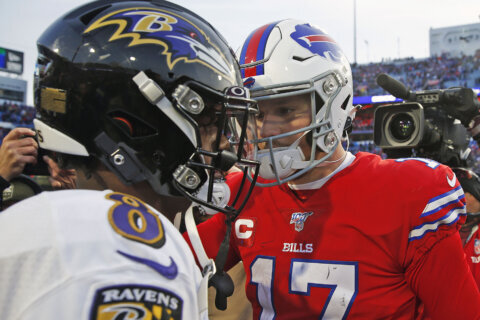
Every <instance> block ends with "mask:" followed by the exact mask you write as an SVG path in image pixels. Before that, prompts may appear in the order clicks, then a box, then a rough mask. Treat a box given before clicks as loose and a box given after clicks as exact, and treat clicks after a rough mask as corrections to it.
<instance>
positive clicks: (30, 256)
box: [0, 0, 256, 320]
mask: <svg viewBox="0 0 480 320" xmlns="http://www.w3.org/2000/svg"><path fill="white" fill-rule="evenodd" d="M37 46H38V60H37V66H36V71H35V79H34V80H35V85H34V89H35V91H34V93H35V107H36V111H37V113H36V119H35V120H34V125H35V130H36V133H37V139H38V144H39V147H40V148H42V149H44V150H47V151H49V152H50V155H51V156H52V158H53V159H54V160H55V162H56V163H58V164H59V165H60V167H62V168H73V169H76V170H77V171H78V172H77V173H78V180H77V181H76V182H77V187H78V189H74V190H63V191H53V192H43V193H41V194H39V195H37V196H34V197H31V198H29V199H26V200H24V201H21V202H19V203H17V204H16V205H14V206H12V207H10V208H9V209H8V210H5V211H4V212H2V213H1V214H0V247H1V248H2V249H1V250H0V287H1V290H0V310H1V316H0V317H1V318H2V319H7V320H10V319H12V320H13V319H24V320H27V319H37V320H38V319H75V320H77V319H104V320H105V319H112V320H113V319H189V320H190V319H200V318H201V319H206V318H207V314H208V313H207V299H206V292H207V282H208V280H209V278H210V276H211V275H212V274H213V272H215V270H214V269H215V268H214V265H212V266H211V269H209V270H202V271H203V274H202V273H201V272H200V270H199V269H198V267H197V266H196V265H195V261H194V257H193V255H192V252H191V251H190V249H189V248H188V246H187V244H186V242H185V241H184V239H183V238H182V236H181V234H180V233H179V232H178V230H176V229H175V227H174V226H173V224H172V223H171V222H170V221H169V219H173V217H174V215H175V214H176V211H177V210H179V209H181V208H183V209H184V208H185V207H187V206H188V205H189V204H190V202H191V201H192V200H193V201H198V202H200V203H203V204H204V205H205V206H210V207H213V208H217V209H218V210H223V211H226V212H228V213H231V212H236V211H237V210H239V208H240V207H241V204H240V205H239V206H237V207H235V206H230V207H228V208H225V207H218V206H217V207H216V205H215V203H214V202H213V201H211V194H212V190H211V189H212V186H213V182H212V181H213V179H214V178H216V177H217V176H218V175H219V176H221V175H223V174H225V172H226V171H227V170H228V169H229V168H230V167H232V166H233V165H237V166H239V167H241V168H245V167H246V166H249V165H255V163H254V162H251V161H248V160H245V159H242V158H241V155H242V154H244V152H243V142H244V141H245V130H244V129H243V128H246V122H247V121H248V119H249V118H250V117H249V113H250V112H256V109H255V108H256V107H255V104H254V103H253V102H252V101H251V100H250V99H249V98H248V91H247V90H244V89H243V87H242V79H241V75H240V70H239V67H238V63H237V62H236V60H235V57H234V55H233V53H232V51H231V49H230V48H229V47H228V45H227V44H226V42H225V40H224V39H223V37H222V36H221V35H220V34H219V33H218V32H217V31H216V30H215V29H214V28H213V27H212V26H211V25H210V24H209V23H208V22H206V21H205V20H204V19H203V18H201V17H200V16H198V15H196V14H195V13H193V12H191V11H189V10H187V9H185V8H183V7H181V6H178V5H176V4H173V3H170V2H167V1H163V0H155V1H147V0H140V1H135V2H133V1H122V0H118V1H117V0H114V1H106V0H101V1H95V2H91V3H88V4H85V5H83V6H80V7H78V8H76V9H74V10H72V11H70V12H68V13H66V14H65V15H64V16H62V17H60V18H59V19H58V20H57V21H55V22H54V23H53V24H52V25H51V26H50V27H49V28H48V29H46V30H45V31H44V33H43V34H42V35H41V37H40V38H39V40H38V42H37ZM237 119H241V122H240V123H239V122H238V121H237ZM235 134H239V136H235ZM227 138H228V141H230V142H232V144H233V145H232V144H229V143H228V141H227ZM202 186H207V191H206V192H205V193H206V196H203V197H202V198H197V197H196V195H198V194H199V193H200V190H201V189H202ZM209 189H210V190H209ZM97 190H98V191H97ZM209 194H210V196H209ZM244 200H245V199H242V200H241V201H240V200H239V203H240V202H242V201H244ZM147 203H148V204H147ZM242 203H243V202H242ZM157 210H160V211H162V213H163V214H165V215H163V214H161V213H159V212H158V211H157ZM167 218H169V219H167Z"/></svg>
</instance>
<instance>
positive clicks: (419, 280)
mask: <svg viewBox="0 0 480 320" xmlns="http://www.w3.org/2000/svg"><path fill="white" fill-rule="evenodd" d="M239 58H240V63H241V67H242V68H243V72H244V75H243V76H244V85H245V86H248V87H250V89H251V92H252V96H255V98H256V99H258V108H259V112H260V113H259V116H258V117H257V118H256V124H257V130H256V131H255V130H254V128H252V132H255V133H256V136H255V137H249V138H251V139H252V141H253V142H254V144H255V148H254V150H253V152H252V154H253V156H254V158H257V159H259V160H260V161H261V168H260V169H259V174H260V176H261V177H262V181H260V182H261V183H262V186H259V184H258V183H257V185H256V186H255V188H254V190H253V192H252V196H251V197H250V199H249V201H248V203H247V204H246V206H245V207H244V209H243V210H242V211H241V212H240V214H239V215H238V216H237V217H236V219H235V220H234V221H231V228H230V229H227V231H229V232H231V234H232V237H231V239H230V242H229V244H230V247H231V249H230V251H229V252H228V254H224V253H222V251H221V250H219V242H220V241H219V239H221V237H222V236H223V234H224V232H225V226H226V225H225V215H221V214H217V215H214V216H213V217H212V218H210V219H209V220H207V221H205V222H203V223H201V224H199V225H198V232H199V235H200V238H201V240H202V243H203V245H204V247H205V249H206V254H207V256H209V257H215V258H216V259H217V260H223V261H224V265H225V269H226V270H228V269H229V268H231V267H232V266H234V265H236V264H237V263H238V262H239V261H242V262H243V266H244V270H245V274H246V277H247V279H246V286H245V288H246V295H247V297H248V299H249V301H250V302H251V304H252V309H253V318H254V319H413V318H415V317H416V315H418V311H419V310H420V309H421V308H422V307H424V309H425V311H426V313H427V314H428V315H429V316H430V317H431V318H433V319H457V318H458V319H478V318H480V305H479V304H478V301H479V300H480V294H479V291H478V288H477V286H476V284H475V281H474V279H473V277H472V274H471V272H470V271H469V267H468V264H467V261H466V260H465V255H464V253H463V249H462V245H461V241H460V237H459V233H458V229H459V228H460V226H461V225H462V224H463V222H464V221H465V197H464V194H463V190H462V188H461V186H460V184H459V182H458V181H457V179H456V178H455V175H454V174H453V172H452V170H451V169H450V168H449V167H447V166H444V165H441V164H439V163H437V162H435V161H432V160H429V159H417V158H411V159H382V158H381V157H379V156H378V155H375V154H371V153H366V152H358V153H356V154H355V155H353V154H352V153H351V152H348V151H346V150H345V149H344V148H343V146H342V144H341V140H342V138H343V133H344V131H345V130H346V129H347V130H348V127H349V126H350V123H351V119H353V117H354V113H355V108H354V107H353V106H352V98H353V97H352V77H351V74H350V67H349V65H348V61H347V59H346V58H345V55H344V54H343V53H342V50H341V49H340V47H339V45H338V44H337V43H336V42H335V41H334V40H333V39H332V38H331V37H330V36H329V35H328V34H327V33H326V32H325V31H323V30H322V29H320V28H317V27H315V26H314V25H312V24H310V23H307V22H304V21H298V20H284V21H278V22H273V23H270V24H267V25H264V26H262V27H260V28H257V29H255V30H254V31H253V32H252V33H251V34H250V36H249V37H248V39H247V40H246V41H245V42H244V45H243V48H242V50H241V54H240V57H239ZM248 151H250V150H248ZM252 172H256V171H255V169H253V170H252ZM236 175H237V174H236V173H232V174H230V175H228V176H227V182H228V183H229V185H230V187H231V190H232V191H234V190H236V189H237V188H238V185H239V184H238V181H241V178H242V177H241V176H239V178H238V177H236ZM259 180H260V178H259Z"/></svg>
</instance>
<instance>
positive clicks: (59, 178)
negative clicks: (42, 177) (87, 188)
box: [43, 156, 77, 189]
mask: <svg viewBox="0 0 480 320" xmlns="http://www.w3.org/2000/svg"><path fill="white" fill-rule="evenodd" d="M43 161H45V163H46V164H47V166H48V171H49V172H50V177H49V178H48V180H49V181H50V185H51V186H52V188H54V189H75V188H77V171H76V170H75V169H60V167H59V166H58V164H57V163H56V162H55V161H54V160H53V159H52V158H50V157H49V156H43Z"/></svg>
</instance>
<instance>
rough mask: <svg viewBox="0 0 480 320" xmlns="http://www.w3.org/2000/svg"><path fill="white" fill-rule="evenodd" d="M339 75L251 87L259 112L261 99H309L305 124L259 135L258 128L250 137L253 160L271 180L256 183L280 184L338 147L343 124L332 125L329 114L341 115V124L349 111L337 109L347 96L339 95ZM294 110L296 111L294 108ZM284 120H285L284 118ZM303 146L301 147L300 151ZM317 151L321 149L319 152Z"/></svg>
mask: <svg viewBox="0 0 480 320" xmlns="http://www.w3.org/2000/svg"><path fill="white" fill-rule="evenodd" d="M344 85H345V82H342V78H341V76H340V74H339V73H337V72H335V71H333V72H328V73H325V74H321V75H319V76H317V77H315V78H314V79H312V80H311V81H309V82H308V83H287V84H282V86H274V85H272V86H268V87H264V88H261V89H258V90H252V91H251V92H252V96H254V97H255V99H256V100H257V101H258V103H259V110H260V114H262V105H263V104H264V101H268V100H270V101H272V99H291V98H293V97H297V100H298V97H301V96H304V98H303V99H304V100H305V98H307V99H309V109H310V110H309V111H310V114H309V120H308V121H309V123H308V124H307V125H305V126H302V127H299V128H296V129H294V130H292V131H288V132H282V133H280V134H276V135H272V136H265V137H262V136H261V133H260V132H259V131H258V130H260V129H258V130H257V133H258V134H256V136H255V137H254V139H253V140H252V144H253V145H254V149H253V154H252V155H251V158H252V159H257V160H259V161H260V163H261V165H260V169H259V170H260V171H259V175H260V176H261V177H262V178H263V179H266V180H274V181H273V182H266V183H265V182H257V184H258V185H260V186H272V185H277V184H282V183H285V182H288V181H291V180H293V179H296V178H298V177H300V176H301V175H303V174H304V173H305V172H307V171H309V170H311V169H312V168H314V167H316V166H319V165H321V164H322V163H324V162H328V159H329V158H330V157H331V156H332V155H333V153H334V152H335V150H336V149H337V146H338V145H339V144H340V143H341V139H342V135H343V129H344V128H343V127H341V128H339V127H338V125H337V126H336V127H335V126H334V122H333V120H332V117H333V116H334V113H335V112H336V113H337V114H336V115H335V116H336V117H337V118H338V117H339V116H340V117H344V119H345V120H341V121H340V122H341V123H345V121H346V117H347V116H348V114H347V113H346V112H345V110H344V109H343V108H341V107H340V109H341V110H335V106H337V108H338V104H339V101H340V100H341V99H344V101H342V102H341V103H340V104H341V105H345V106H346V105H347V104H348V103H349V100H350V99H351V97H350V96H347V97H342V95H341V93H342V86H344ZM299 99H302V98H299ZM294 112H295V111H294ZM284 121H288V119H287V118H285V117H284ZM337 121H338V120H337ZM257 122H259V123H258V127H260V126H261V122H262V121H260V120H257ZM289 137H290V139H292V138H294V137H297V138H296V139H294V141H293V142H292V143H291V144H289V145H284V144H283V145H282V143H280V145H281V146H279V143H276V142H277V141H280V140H282V139H283V140H285V139H288V138H289ZM302 140H305V141H304V142H303V144H304V145H305V144H308V148H305V147H303V148H301V147H300V143H301V141H302ZM302 149H303V150H302ZM319 151H320V152H322V153H321V154H319Z"/></svg>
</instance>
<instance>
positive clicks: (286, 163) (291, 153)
mask: <svg viewBox="0 0 480 320" xmlns="http://www.w3.org/2000/svg"><path fill="white" fill-rule="evenodd" d="M272 153H273V157H272ZM257 160H259V161H260V169H259V173H258V175H259V176H260V177H262V178H263V179H267V180H274V179H280V180H281V179H284V178H286V177H288V176H290V175H292V174H293V173H294V172H295V171H296V169H295V168H294V166H293V165H294V163H298V162H299V161H304V160H305V156H304V155H303V152H302V149H300V147H298V146H290V147H285V148H273V149H272V150H271V152H270V150H269V149H266V150H259V151H258V153H257ZM277 175H278V177H277Z"/></svg>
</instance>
